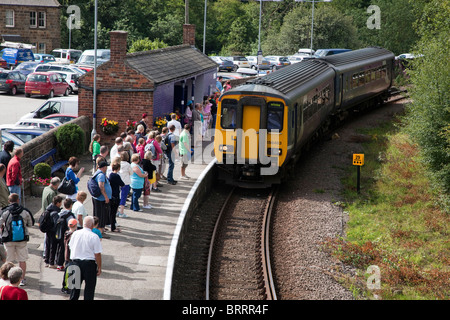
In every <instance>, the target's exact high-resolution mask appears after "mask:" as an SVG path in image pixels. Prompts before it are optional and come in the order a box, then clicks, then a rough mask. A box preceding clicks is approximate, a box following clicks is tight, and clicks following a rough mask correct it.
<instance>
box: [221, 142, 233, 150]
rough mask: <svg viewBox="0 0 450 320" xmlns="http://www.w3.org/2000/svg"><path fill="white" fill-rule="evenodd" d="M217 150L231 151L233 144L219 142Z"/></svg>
mask: <svg viewBox="0 0 450 320" xmlns="http://www.w3.org/2000/svg"><path fill="white" fill-rule="evenodd" d="M219 151H221V152H233V146H230V145H226V144H221V145H219Z"/></svg>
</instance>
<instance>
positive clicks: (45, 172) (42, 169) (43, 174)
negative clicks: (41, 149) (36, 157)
mask: <svg viewBox="0 0 450 320" xmlns="http://www.w3.org/2000/svg"><path fill="white" fill-rule="evenodd" d="M51 174H52V168H51V167H50V165H48V164H47V163H45V162H41V163H38V164H37V165H35V166H34V175H35V176H36V177H39V178H43V179H49V178H50V177H51Z"/></svg>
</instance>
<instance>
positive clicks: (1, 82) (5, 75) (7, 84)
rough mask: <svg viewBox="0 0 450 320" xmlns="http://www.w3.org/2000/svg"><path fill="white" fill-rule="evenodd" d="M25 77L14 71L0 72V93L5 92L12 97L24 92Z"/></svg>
mask: <svg viewBox="0 0 450 320" xmlns="http://www.w3.org/2000/svg"><path fill="white" fill-rule="evenodd" d="M26 80H27V77H25V76H24V75H23V74H21V73H20V72H19V71H15V70H4V71H3V72H0V92H7V93H10V94H12V95H13V96H14V95H15V94H16V93H17V92H19V91H20V92H24V91H25V81H26Z"/></svg>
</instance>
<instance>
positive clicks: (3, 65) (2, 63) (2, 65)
mask: <svg viewBox="0 0 450 320" xmlns="http://www.w3.org/2000/svg"><path fill="white" fill-rule="evenodd" d="M0 68H3V69H8V64H7V63H6V60H5V59H3V58H1V57H0Z"/></svg>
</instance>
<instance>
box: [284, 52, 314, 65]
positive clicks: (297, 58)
mask: <svg viewBox="0 0 450 320" xmlns="http://www.w3.org/2000/svg"><path fill="white" fill-rule="evenodd" d="M308 57H310V56H309V55H303V54H302V55H298V54H294V55H293V56H289V57H288V59H289V61H290V62H291V64H294V63H298V62H302V61H303V60H305V59H306V58H308Z"/></svg>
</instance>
